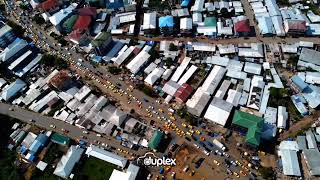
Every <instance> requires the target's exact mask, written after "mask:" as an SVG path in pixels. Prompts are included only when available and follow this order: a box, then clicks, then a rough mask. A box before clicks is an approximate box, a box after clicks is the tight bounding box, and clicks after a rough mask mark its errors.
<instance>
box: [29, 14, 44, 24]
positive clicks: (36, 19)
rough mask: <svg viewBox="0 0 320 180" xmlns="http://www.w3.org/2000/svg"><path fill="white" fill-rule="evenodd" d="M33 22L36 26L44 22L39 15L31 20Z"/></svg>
mask: <svg viewBox="0 0 320 180" xmlns="http://www.w3.org/2000/svg"><path fill="white" fill-rule="evenodd" d="M32 20H33V21H35V22H36V23H37V24H39V25H42V24H44V23H45V22H46V21H45V20H44V19H43V18H42V17H41V16H39V15H35V16H34V17H33V19H32Z"/></svg>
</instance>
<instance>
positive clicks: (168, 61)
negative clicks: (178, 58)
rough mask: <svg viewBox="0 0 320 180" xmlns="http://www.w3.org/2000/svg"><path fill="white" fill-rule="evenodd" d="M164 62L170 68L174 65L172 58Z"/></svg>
mask: <svg viewBox="0 0 320 180" xmlns="http://www.w3.org/2000/svg"><path fill="white" fill-rule="evenodd" d="M164 62H165V63H166V65H167V66H169V67H170V66H171V65H172V64H173V59H172V58H171V57H168V58H166V60H165V61H164Z"/></svg>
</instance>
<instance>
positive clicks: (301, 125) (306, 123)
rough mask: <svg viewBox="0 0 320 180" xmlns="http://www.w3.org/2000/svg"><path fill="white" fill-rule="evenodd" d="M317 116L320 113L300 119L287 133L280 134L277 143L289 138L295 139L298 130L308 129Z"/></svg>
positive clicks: (316, 112)
mask: <svg viewBox="0 0 320 180" xmlns="http://www.w3.org/2000/svg"><path fill="white" fill-rule="evenodd" d="M319 116H320V111H315V112H314V113H313V114H312V115H310V116H308V117H304V118H302V119H301V120H300V121H299V122H297V123H295V124H293V125H292V126H291V127H290V128H289V130H288V131H285V132H284V133H282V134H281V135H280V137H279V141H282V140H285V139H287V138H289V137H295V136H296V135H297V133H298V132H299V131H300V130H302V129H306V128H308V127H310V126H311V124H312V123H313V122H314V121H316V120H317V118H318V117H319Z"/></svg>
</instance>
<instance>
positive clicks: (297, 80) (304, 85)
mask: <svg viewBox="0 0 320 180" xmlns="http://www.w3.org/2000/svg"><path fill="white" fill-rule="evenodd" d="M291 80H292V82H293V83H294V84H295V85H297V86H298V88H299V89H300V90H301V91H304V90H305V89H306V88H307V87H308V84H307V83H305V82H304V81H303V80H302V79H301V78H300V77H299V76H297V75H295V76H292V77H291Z"/></svg>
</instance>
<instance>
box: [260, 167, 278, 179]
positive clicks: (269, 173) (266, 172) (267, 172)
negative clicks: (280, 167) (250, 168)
mask: <svg viewBox="0 0 320 180" xmlns="http://www.w3.org/2000/svg"><path fill="white" fill-rule="evenodd" d="M259 172H260V174H261V176H262V178H263V179H266V180H273V179H275V174H274V170H273V169H272V167H262V168H260V169H259Z"/></svg>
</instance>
